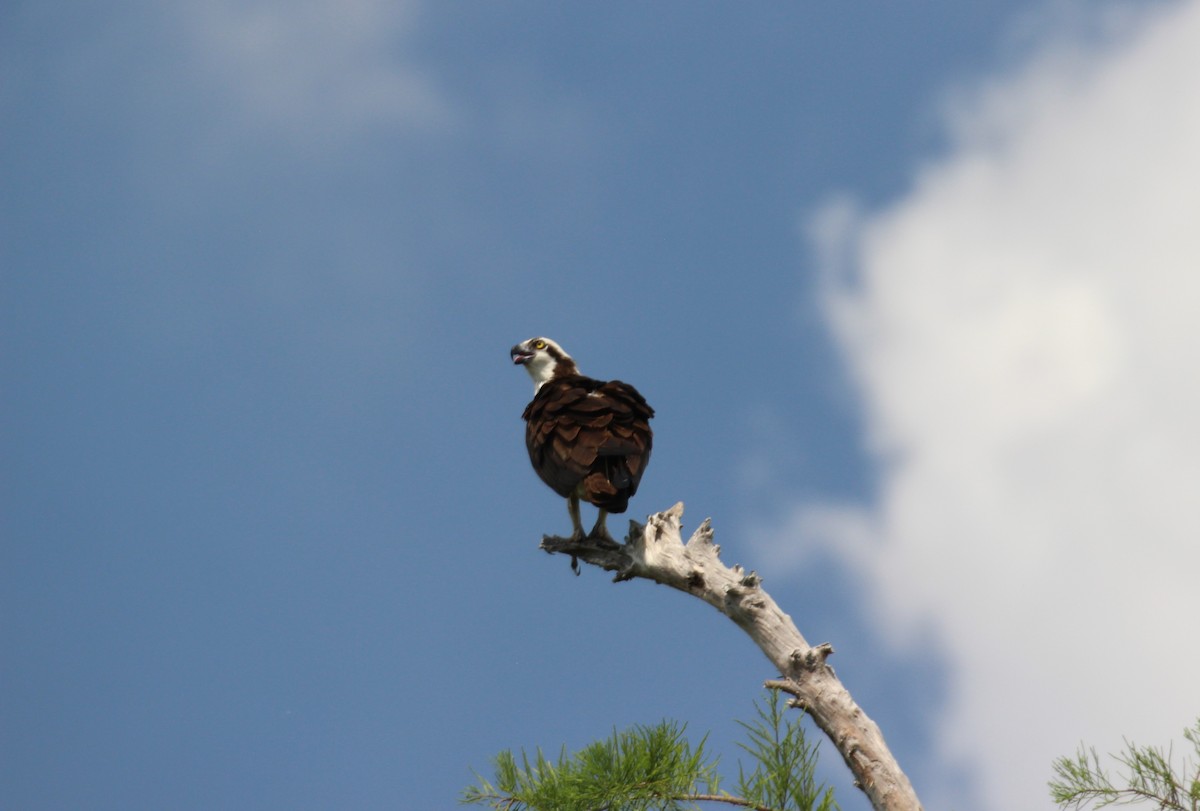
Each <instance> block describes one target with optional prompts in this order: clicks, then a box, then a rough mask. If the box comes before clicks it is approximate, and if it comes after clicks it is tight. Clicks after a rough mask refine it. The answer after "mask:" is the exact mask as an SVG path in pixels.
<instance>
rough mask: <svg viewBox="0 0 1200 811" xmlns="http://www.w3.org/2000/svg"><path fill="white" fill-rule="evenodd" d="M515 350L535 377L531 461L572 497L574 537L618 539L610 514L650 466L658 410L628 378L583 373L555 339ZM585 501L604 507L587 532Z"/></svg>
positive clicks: (622, 506) (527, 414) (528, 442)
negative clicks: (612, 532) (611, 529)
mask: <svg viewBox="0 0 1200 811" xmlns="http://www.w3.org/2000/svg"><path fill="white" fill-rule="evenodd" d="M510 355H511V357H512V362H513V363H514V364H516V365H518V366H524V367H525V371H526V372H528V373H529V376H530V377H531V378H532V379H533V399H532V400H531V401H530V402H529V405H527V406H526V407H525V411H524V413H523V414H522V415H521V417H522V419H524V420H525V447H526V448H527V449H528V451H529V461H530V462H531V463H532V464H533V469H534V471H536V472H537V475H538V477H539V478H541V480H542V481H543V482H545V483H546V484H547V485H548V486H549V487H550V489H551V490H553V491H554V492H556V493H558V494H559V495H560V496H562V497H563V498H565V499H566V500H567V512H568V513H569V514H570V516H571V537H570V540H572V541H581V540H583V539H584V538H594V539H601V540H605V541H612V540H613V538H612V536H611V535H609V533H608V527H607V525H606V523H605V521H606V519H607V517H608V514H609V513H623V512H625V510H626V509H627V508H628V506H629V499H630V498H632V497H633V495H634V494H635V493H636V492H637V489H638V484H639V483H640V482H641V480H642V474H643V473H645V472H646V465H647V464H649V462H650V449H651V446H652V445H653V442H654V432H653V431H651V429H650V418H651V417H653V416H654V409H653V408H651V407H650V406H649V405H648V404H647V403H646V399H645V398H644V397H642V395H641V394H640V393H639V392H638V390H637V389H635V388H634V387H633V386H631V385H629V384H628V383H623V382H621V381H620V380H608V381H604V380H595V379H593V378H590V377H585V376H584V375H582V374H580V373H579V368H578V367H577V366H576V365H575V361H574V359H573V358H572V357H571V356H570V355H568V354H567V353H566V352H565V351H563V348H562V347H561V346H559V345H558V344H557V343H555V342H554V341H552V340H550V339H549V338H544V337H537V338H530V339H529V340H527V341H523V342H521V343H519V344H517V345H516V346H514V347H513V348H512V349H511V350H510ZM580 501H586V502H588V503H589V504H593V505H595V506H596V507H597V508H599V510H600V514H599V516H598V517H597V518H596V523H595V525H594V526H593V527H592V529H591V531H590V532H588V533H586V534H585V533H584V531H583V523H582V521H581V518H580V513H579V502H580Z"/></svg>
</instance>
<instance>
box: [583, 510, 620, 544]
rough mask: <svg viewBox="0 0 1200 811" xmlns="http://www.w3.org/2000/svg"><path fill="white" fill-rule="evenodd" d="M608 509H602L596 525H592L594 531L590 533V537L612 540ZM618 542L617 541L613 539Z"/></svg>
mask: <svg viewBox="0 0 1200 811" xmlns="http://www.w3.org/2000/svg"><path fill="white" fill-rule="evenodd" d="M607 519H608V510H604V509H602V510H600V515H599V516H598V517H597V518H596V525H595V526H594V527H592V531H591V532H589V533H588V537H589V538H601V539H603V540H606V541H612V540H613V537H612V536H611V535H609V534H608V526H607V524H606V521H607ZM613 543H616V541H613Z"/></svg>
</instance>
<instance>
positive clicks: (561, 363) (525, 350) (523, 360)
mask: <svg viewBox="0 0 1200 811" xmlns="http://www.w3.org/2000/svg"><path fill="white" fill-rule="evenodd" d="M510 354H511V355H512V361H513V363H515V364H517V365H518V366H524V367H525V371H527V372H529V376H530V377H531V378H533V390H534V391H535V392H536V391H537V390H538V389H540V388H541V387H542V385H543V384H544V383H546V381H548V380H550V379H551V378H552V377H554V376H555V375H559V376H562V375H565V374H578V372H577V371H576V369H575V361H574V360H572V359H571V356H570V355H568V354H567V353H566V352H564V351H563V348H562V347H561V346H559V345H558V344H556V343H554V341H551V340H550V339H549V338H530V339H529V340H528V341H522V342H521V343H519V344H517V345H516V346H514V347H513V348H512V350H511V352H510Z"/></svg>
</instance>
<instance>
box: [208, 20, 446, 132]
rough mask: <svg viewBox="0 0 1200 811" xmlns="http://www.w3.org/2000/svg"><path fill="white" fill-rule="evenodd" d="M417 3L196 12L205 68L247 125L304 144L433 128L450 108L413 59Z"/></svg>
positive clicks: (441, 121) (443, 118) (442, 119)
mask: <svg viewBox="0 0 1200 811" xmlns="http://www.w3.org/2000/svg"><path fill="white" fill-rule="evenodd" d="M419 11H420V7H419V3H418V2H415V0H301V1H300V2H284V1H283V0H250V1H249V2H245V1H244V0H223V1H222V2H212V3H200V4H194V5H192V6H190V7H189V8H188V11H187V14H188V15H189V30H190V32H191V35H192V37H193V41H194V43H195V45H196V48H197V54H198V58H199V62H200V64H201V65H202V66H203V69H204V70H206V71H208V72H209V73H210V74H211V75H212V76H213V77H215V78H216V79H217V80H218V81H219V82H220V83H221V84H222V85H223V86H224V87H225V89H226V91H227V92H228V93H229V94H230V95H231V96H232V97H233V98H234V99H235V100H236V102H237V104H238V106H239V108H240V112H241V113H242V115H243V116H244V118H245V119H246V120H249V121H253V122H257V123H258V124H260V125H264V126H268V127H271V128H273V129H275V130H276V131H277V132H280V133H286V134H290V135H296V136H298V135H300V134H302V135H303V137H304V138H305V139H312V138H321V139H325V140H331V139H337V138H339V137H341V136H344V135H347V134H355V133H357V132H359V131H361V130H362V129H363V128H366V127H371V126H388V127H398V128H402V129H415V128H428V127H431V126H439V125H441V124H443V123H445V122H446V121H447V120H448V119H449V118H450V116H451V112H450V108H449V105H448V104H447V103H446V101H445V99H444V98H443V96H442V94H441V93H440V92H439V91H438V89H437V87H436V86H435V84H434V82H433V81H432V80H431V78H430V77H429V76H428V75H427V74H426V73H425V72H424V71H423V70H422V69H421V67H420V66H419V65H418V64H416V63H415V62H414V61H412V60H410V59H409V58H408V56H407V54H406V48H405V46H406V45H407V44H408V43H407V41H408V38H409V37H410V36H411V34H412V32H413V30H414V29H415V27H416V24H417V21H418V17H419Z"/></svg>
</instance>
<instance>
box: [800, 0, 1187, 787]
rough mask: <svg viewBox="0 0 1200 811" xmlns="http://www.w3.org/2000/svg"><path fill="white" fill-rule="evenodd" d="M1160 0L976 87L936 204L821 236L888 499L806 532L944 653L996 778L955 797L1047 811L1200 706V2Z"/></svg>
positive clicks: (954, 745)
mask: <svg viewBox="0 0 1200 811" xmlns="http://www.w3.org/2000/svg"><path fill="white" fill-rule="evenodd" d="M1156 9H1157V10H1156V11H1154V12H1152V13H1149V12H1148V13H1147V14H1146V15H1145V16H1144V17H1143V19H1141V20H1139V21H1138V23H1137V25H1136V26H1133V27H1131V28H1130V29H1129V30H1128V33H1127V34H1126V35H1123V36H1122V37H1121V38H1120V39H1119V40H1116V39H1113V38H1111V37H1110V38H1106V39H1102V40H1100V41H1096V40H1093V41H1091V42H1081V41H1080V40H1079V39H1077V38H1076V39H1073V40H1072V39H1071V38H1069V37H1063V38H1062V39H1060V40H1059V41H1058V42H1057V43H1054V42H1046V43H1044V44H1043V45H1042V47H1041V49H1040V51H1039V52H1038V53H1037V54H1035V55H1034V56H1033V57H1031V58H1030V59H1029V60H1028V61H1027V62H1026V64H1025V65H1024V66H1022V67H1021V68H1020V69H1019V70H1018V71H1016V72H1015V75H1010V76H1005V77H1001V78H999V79H997V80H996V81H994V82H992V83H989V84H986V85H984V86H981V87H978V88H976V90H975V92H973V93H971V94H969V97H964V95H963V94H961V93H960V94H959V95H958V97H957V101H956V102H955V104H953V105H951V106H949V107H948V112H947V117H948V122H947V123H948V130H949V131H950V132H951V133H952V138H951V140H952V146H951V147H950V149H949V150H948V152H947V154H946V155H945V156H944V157H943V158H941V159H939V160H937V161H936V162H934V163H932V164H931V165H929V166H927V167H925V168H924V169H923V171H921V172H920V173H919V176H918V178H917V180H916V183H915V184H914V187H913V189H912V190H911V192H910V193H908V194H907V195H906V196H904V197H903V198H902V199H900V200H898V201H896V202H895V203H894V204H892V205H890V206H889V207H887V208H886V209H884V210H881V211H878V212H868V213H864V212H860V211H857V210H855V208H854V206H853V205H852V204H849V203H847V202H845V201H834V202H831V203H830V204H829V206H828V207H827V208H826V209H825V210H824V211H823V212H822V213H821V214H820V215H819V216H817V217H815V218H814V219H813V220H812V222H810V231H811V233H812V235H813V238H814V241H815V243H816V244H817V247H818V250H819V251H820V253H821V256H822V262H823V264H824V266H825V273H826V274H827V275H826V281H827V286H826V289H825V294H826V299H825V305H826V308H827V312H828V315H829V317H830V320H831V323H832V325H833V328H834V331H835V334H836V337H837V340H838V342H839V344H840V345H841V347H842V348H843V350H844V353H845V357H846V359H847V362H848V364H849V367H850V369H851V373H852V375H853V377H854V379H855V381H856V384H857V385H858V386H859V388H860V391H861V394H862V398H863V402H864V407H865V409H866V417H867V424H868V426H869V442H870V446H871V450H872V453H873V454H875V455H876V456H877V458H878V460H879V463H880V465H881V468H882V473H881V475H882V484H881V489H880V495H879V499H878V502H877V503H874V504H871V505H869V506H868V507H865V508H856V507H844V508H841V507H829V506H822V505H816V504H805V505H802V506H800V507H799V508H798V509H797V512H796V515H795V518H794V522H795V524H794V526H793V527H792V528H791V529H792V530H793V531H792V532H791V537H792V538H795V536H796V534H801V535H803V536H804V537H805V539H806V541H805V545H807V546H808V547H809V548H813V547H814V546H817V545H821V546H823V547H825V548H828V549H829V550H831V551H833V552H834V553H835V554H837V555H839V556H840V557H841V558H842V559H843V560H844V561H845V562H846V563H847V564H849V565H851V566H853V567H854V568H855V569H856V570H857V571H859V572H861V575H862V577H863V578H864V579H865V585H867V586H868V590H869V592H870V593H871V594H873V595H874V596H873V598H872V599H873V603H872V604H871V605H870V606H869V607H868V610H870V611H871V612H872V614H873V616H874V618H875V621H876V622H877V623H878V625H879V627H880V628H881V630H882V631H883V632H884V633H886V634H887V635H889V636H890V637H891V638H893V639H896V640H897V641H898V642H900V643H901V644H903V642H905V641H909V640H912V639H914V638H915V635H916V633H917V632H919V631H922V630H927V629H929V628H933V629H934V630H935V632H936V634H937V636H938V639H939V641H940V643H941V644H942V645H943V648H944V651H943V653H944V655H945V656H946V658H947V660H948V661H949V662H950V663H951V666H952V669H953V672H952V674H951V685H952V687H951V689H950V691H949V694H948V695H947V696H946V702H945V706H944V713H943V715H942V717H940V718H939V719H936V720H935V721H934V722H933V725H934V728H935V737H936V739H937V740H938V746H939V747H940V750H941V752H940V754H941V755H942V756H943V757H944V758H945V760H946V762H947V763H949V762H952V761H959V760H962V761H965V762H966V763H967V764H968V765H969V766H970V767H971V768H972V769H973V770H974V772H975V773H976V774H977V776H978V778H979V783H978V786H977V790H978V793H977V796H976V797H975V798H971V799H967V798H961V797H960V798H952V797H949V796H942V795H940V793H939V788H938V787H936V786H933V787H925V788H926V789H927V791H926V796H925V797H924V799H925V801H926V803H927V805H928V807H950V805H951V804H953V805H958V806H963V805H965V804H967V803H968V802H969V804H970V805H972V807H977V808H984V809H997V810H998V809H1010V808H1021V809H1031V808H1048V807H1050V806H1051V803H1050V801H1049V798H1048V795H1047V791H1046V781H1047V779H1048V778H1049V776H1050V764H1051V761H1052V760H1053V758H1054V757H1055V756H1057V755H1062V754H1070V753H1071V752H1073V751H1074V749H1075V747H1076V746H1077V744H1078V743H1079V742H1080V741H1081V740H1086V741H1088V742H1091V743H1095V744H1096V745H1097V747H1098V748H1099V749H1100V750H1101V751H1105V750H1107V751H1114V750H1117V749H1119V748H1120V746H1121V740H1122V736H1128V737H1129V738H1131V739H1134V740H1137V741H1139V742H1142V743H1165V742H1166V741H1168V740H1171V739H1176V740H1178V739H1179V736H1180V732H1181V730H1182V729H1183V728H1184V727H1185V726H1187V725H1188V724H1190V723H1191V722H1192V721H1194V720H1195V718H1196V717H1197V716H1198V715H1200V689H1198V688H1200V84H1197V81H1196V77H1198V76H1200V3H1198V2H1190V3H1185V4H1175V5H1170V6H1159V7H1156ZM1124 22H1125V23H1126V24H1129V23H1130V22H1131V21H1130V19H1129V17H1128V16H1126V17H1125V18H1124ZM780 535H781V536H786V535H788V533H780ZM792 543H794V541H793V542H792ZM885 732H886V730H885Z"/></svg>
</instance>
